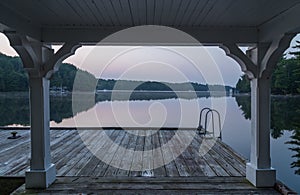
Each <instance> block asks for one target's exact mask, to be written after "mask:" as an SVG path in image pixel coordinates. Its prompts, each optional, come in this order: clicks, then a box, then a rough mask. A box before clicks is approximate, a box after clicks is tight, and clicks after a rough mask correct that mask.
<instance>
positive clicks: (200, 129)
mask: <svg viewBox="0 0 300 195" xmlns="http://www.w3.org/2000/svg"><path fill="white" fill-rule="evenodd" d="M204 111H206V114H205V120H204V127H203V125H202V114H203V113H204ZM209 113H211V120H212V130H213V131H212V133H211V134H212V135H213V136H215V120H214V113H215V114H217V116H218V122H219V132H220V134H219V136H218V138H219V139H222V133H221V116H220V113H219V112H218V111H217V110H215V109H211V108H208V107H205V108H203V109H202V110H201V111H200V117H199V125H198V128H197V131H198V133H199V134H200V135H204V136H205V135H206V134H208V133H209V132H208V131H207V118H208V114H209Z"/></svg>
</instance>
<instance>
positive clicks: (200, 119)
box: [198, 107, 210, 129]
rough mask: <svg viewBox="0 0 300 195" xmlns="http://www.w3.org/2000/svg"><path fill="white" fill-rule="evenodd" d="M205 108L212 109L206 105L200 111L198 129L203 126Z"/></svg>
mask: <svg viewBox="0 0 300 195" xmlns="http://www.w3.org/2000/svg"><path fill="white" fill-rule="evenodd" d="M204 110H210V108H208V107H205V108H202V110H201V111H200V118H199V125H198V129H201V127H203V126H202V125H201V121H202V113H203V111H204Z"/></svg>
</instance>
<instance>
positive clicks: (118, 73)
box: [0, 33, 300, 86]
mask: <svg viewBox="0 0 300 195" xmlns="http://www.w3.org/2000/svg"><path fill="white" fill-rule="evenodd" d="M295 40H300V34H298V35H297V36H296V37H295V38H294V39H293V41H292V42H291V46H293V45H295ZM53 49H54V50H58V49H59V46H54V47H53ZM242 49H243V50H245V49H246V48H242ZM0 52H1V53H4V54H6V55H9V56H16V55H17V53H16V52H15V51H14V49H13V48H12V47H10V45H9V41H8V39H7V38H6V37H5V35H4V34H2V33H0ZM64 62H66V63H71V64H74V65H75V66H77V67H79V68H81V69H83V70H86V71H88V72H90V73H92V74H94V75H95V76H96V77H97V78H104V79H127V80H144V81H145V80H155V81H164V82H186V81H192V82H198V83H208V84H225V85H229V86H235V85H236V83H237V81H238V79H239V78H240V76H241V75H243V73H242V71H241V68H240V66H239V65H238V63H237V62H235V61H234V60H233V59H232V58H230V57H228V56H226V54H225V52H224V51H223V50H222V49H220V48H218V47H174V46H173V47H160V46H158V47H154V46H148V47H136V46H134V47H129V46H96V47H95V46H83V47H81V48H79V49H77V50H76V53H75V55H73V56H71V57H69V58H67V59H66V60H64Z"/></svg>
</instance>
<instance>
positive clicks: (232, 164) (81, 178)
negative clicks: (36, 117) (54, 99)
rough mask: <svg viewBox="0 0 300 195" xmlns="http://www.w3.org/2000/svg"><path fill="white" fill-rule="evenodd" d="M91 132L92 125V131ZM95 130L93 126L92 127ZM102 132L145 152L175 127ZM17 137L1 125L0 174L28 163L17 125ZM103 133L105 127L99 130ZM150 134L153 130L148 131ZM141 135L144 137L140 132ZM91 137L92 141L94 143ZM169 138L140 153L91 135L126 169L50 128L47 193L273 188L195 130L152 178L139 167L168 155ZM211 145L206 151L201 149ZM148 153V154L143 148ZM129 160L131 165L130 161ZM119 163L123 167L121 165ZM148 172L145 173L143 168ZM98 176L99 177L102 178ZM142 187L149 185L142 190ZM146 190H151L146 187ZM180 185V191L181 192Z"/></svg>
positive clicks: (20, 172) (25, 136) (20, 170)
mask: <svg viewBox="0 0 300 195" xmlns="http://www.w3.org/2000/svg"><path fill="white" fill-rule="evenodd" d="M90 131H92V130H90ZM94 131H95V130H94ZM101 131H105V133H106V135H108V136H109V137H110V138H111V140H113V141H114V142H115V143H117V144H118V145H119V146H120V147H124V148H131V149H134V150H139V151H145V150H149V149H151V148H159V146H160V145H161V144H164V143H166V142H167V141H168V140H170V139H171V137H172V136H174V131H168V130H160V131H158V132H157V133H154V134H153V135H152V136H145V135H147V134H149V132H150V131H145V130H136V132H135V133H134V134H135V135H139V136H135V135H134V134H130V133H126V131H123V130H98V131H95V133H94V135H95V137H96V135H97V132H98V133H99V132H101ZM18 132H19V133H18V134H19V135H21V136H22V137H21V138H18V139H15V140H9V139H7V137H9V136H10V131H8V130H0V140H1V144H0V159H1V161H0V162H1V163H0V175H1V176H8V175H10V176H12V175H13V176H24V175H25V170H27V169H28V168H29V157H30V139H29V138H30V132H29V131H28V130H22V131H21V130H19V131H18ZM102 133H103V132H102ZM150 133H151V134H152V133H153V132H150ZM140 135H142V136H140ZM93 140H96V141H95V142H94V143H93ZM178 141H179V142H180V141H184V139H180V138H179V139H178V140H177V142H176V141H173V142H172V144H173V145H172V144H171V145H170V147H169V150H167V151H163V150H160V151H159V152H156V153H153V154H150V155H149V153H147V155H141V156H135V155H134V154H133V155H128V154H124V153H120V150H119V148H118V147H112V146H111V145H109V144H107V143H105V142H103V140H102V141H101V139H100V140H99V139H93V138H92V137H91V142H92V143H91V144H95V145H97V147H99V148H100V150H103V152H106V154H105V155H106V156H105V157H106V158H108V159H110V161H116V160H119V161H120V162H121V163H122V164H123V165H124V166H125V165H127V167H128V165H130V167H131V169H130V170H124V169H122V168H115V167H113V166H109V165H108V164H107V163H104V162H103V161H101V160H99V159H98V158H97V157H96V156H94V155H93V154H92V153H91V152H90V151H89V150H88V148H87V147H86V146H85V144H84V143H83V141H82V140H81V138H80V136H79V134H78V131H76V130H51V153H52V162H54V163H55V164H56V169H57V176H59V177H58V179H57V180H56V182H55V183H54V184H53V185H52V186H51V187H50V188H49V189H47V191H44V192H45V193H80V192H82V191H80V190H82V189H86V190H84V192H85V193H89V192H95V191H97V194H98V190H101V192H102V193H110V192H112V191H115V192H117V193H121V192H122V193H125V192H128V193H149V194H151V193H153V192H152V191H151V190H158V193H175V192H178V193H181V194H182V193H195V192H203V193H208V192H209V193H217V192H219V193H221V192H222V193H224V192H228V193H229V192H230V193H236V192H240V193H253V192H255V193H276V191H274V190H273V189H270V188H267V189H256V188H255V187H253V186H251V185H250V184H249V183H248V182H247V181H246V180H245V159H243V158H242V157H241V156H239V155H238V154H237V153H235V152H234V151H233V150H232V149H231V148H230V147H228V146H227V145H225V144H224V143H222V142H221V141H216V142H215V140H214V139H203V138H201V137H200V136H199V135H196V136H195V138H194V139H193V141H192V143H191V144H190V145H189V146H188V147H187V149H186V150H185V151H184V152H183V153H182V154H181V155H180V156H178V157H177V158H176V159H175V160H174V161H172V162H170V163H168V164H166V165H164V166H162V167H159V168H155V169H153V170H152V172H151V178H150V177H146V176H145V174H144V172H143V170H151V169H152V168H153V166H154V165H155V163H158V161H164V160H165V159H166V157H167V156H166V155H174V154H172V150H171V149H170V148H171V147H174V148H176V147H177V146H178ZM200 145H202V147H204V148H205V147H206V148H210V147H211V150H209V151H208V152H207V153H206V154H205V155H202V154H201V151H200V150H199V148H200ZM145 154H146V153H145ZM128 163H129V164H128ZM121 167H122V166H121ZM137 167H139V169H140V170H141V171H136V168H137ZM147 174H148V173H147ZM101 178H102V179H101ZM142 189H148V191H147V190H146V191H144V190H142ZM149 190H150V191H149ZM178 190H181V192H179V191H178Z"/></svg>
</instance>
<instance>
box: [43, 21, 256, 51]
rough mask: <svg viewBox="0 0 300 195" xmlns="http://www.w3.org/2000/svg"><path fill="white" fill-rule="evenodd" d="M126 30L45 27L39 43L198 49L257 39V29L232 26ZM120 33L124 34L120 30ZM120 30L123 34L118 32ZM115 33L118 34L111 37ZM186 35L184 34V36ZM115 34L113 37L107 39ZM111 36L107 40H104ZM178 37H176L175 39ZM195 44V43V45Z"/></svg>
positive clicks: (159, 27) (115, 28)
mask: <svg viewBox="0 0 300 195" xmlns="http://www.w3.org/2000/svg"><path fill="white" fill-rule="evenodd" d="M128 28H130V26H127V27H101V28H100V27H76V26H75V27H71V26H69V27H68V26H65V27H44V28H42V38H41V39H42V41H43V42H45V43H54V44H61V43H63V42H80V43H81V44H83V45H95V44H97V43H98V42H100V41H102V42H101V45H163V46H175V45H178V46H199V42H200V43H201V44H202V45H219V44H220V43H223V42H227V43H239V44H253V43H256V42H257V41H258V40H257V38H258V36H257V35H258V31H257V30H256V28H251V27H247V28H234V27H222V28H215V27H205V28H198V27H178V30H181V31H182V32H180V31H178V30H176V28H172V27H164V26H138V27H136V28H131V29H128ZM122 30H123V31H122ZM120 31H122V32H120ZM114 33H117V34H114ZM186 33H187V34H188V35H187V34H186ZM112 34H114V35H113V36H110V35H112ZM108 36H110V37H109V38H107V37H108ZM178 36H179V37H178ZM197 41H198V42H197Z"/></svg>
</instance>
